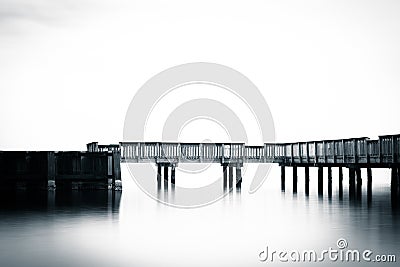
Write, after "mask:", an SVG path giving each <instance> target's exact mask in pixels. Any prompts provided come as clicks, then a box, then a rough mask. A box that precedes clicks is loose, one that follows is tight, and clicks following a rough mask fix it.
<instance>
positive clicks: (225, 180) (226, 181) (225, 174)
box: [222, 164, 228, 191]
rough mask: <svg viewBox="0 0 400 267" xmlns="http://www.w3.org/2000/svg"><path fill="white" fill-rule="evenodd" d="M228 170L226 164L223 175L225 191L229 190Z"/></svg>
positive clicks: (223, 167)
mask: <svg viewBox="0 0 400 267" xmlns="http://www.w3.org/2000/svg"><path fill="white" fill-rule="evenodd" d="M227 168H228V166H227V165H226V164H224V165H223V166H222V172H223V173H222V175H223V178H222V179H223V189H224V191H226V190H227V188H228V170H227Z"/></svg>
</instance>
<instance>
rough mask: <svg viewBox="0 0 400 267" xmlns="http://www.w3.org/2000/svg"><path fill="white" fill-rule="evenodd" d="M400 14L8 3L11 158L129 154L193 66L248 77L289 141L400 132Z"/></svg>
mask: <svg viewBox="0 0 400 267" xmlns="http://www.w3.org/2000/svg"><path fill="white" fill-rule="evenodd" d="M399 12H400V3H399V2H398V1H218V2H216V1H207V0H206V1H196V2H194V1H178V0H172V1H161V0H158V1H155V0H150V1H142V2H138V1H123V0H118V1H111V0H102V1H94V0H80V1H78V0H63V1H51V0H37V1H26V0H0V125H1V131H0V149H1V150H13V149H15V150H81V149H85V144H86V143H89V142H92V141H98V142H100V143H118V142H119V141H121V140H122V135H123V125H124V119H125V113H126V112H127V109H128V106H129V103H130V102H131V100H132V98H133V97H134V95H135V93H136V92H137V90H138V89H139V88H140V87H141V86H142V85H143V84H144V83H145V82H146V81H147V80H149V79H150V78H151V77H153V76H154V75H156V74H157V73H159V72H161V71H163V70H165V69H167V68H170V67H173V66H176V65H180V64H185V63H190V62H213V63H218V64H222V65H225V66H228V67H231V68H233V69H236V70H237V71H239V72H241V73H242V74H244V75H246V76H247V77H248V78H249V79H250V80H251V81H252V82H253V83H254V84H255V85H256V86H257V87H258V89H259V90H260V91H261V93H262V95H263V96H264V98H265V100H266V102H267V103H268V105H269V108H270V110H271V112H272V115H273V118H274V122H275V132H276V140H277V141H279V142H291V141H307V140H319V139H336V138H349V137H360V136H369V137H372V138H376V137H377V136H378V135H384V134H396V133H400V123H399V120H398V116H397V114H399V113H400V106H399V105H398V103H399V99H400V98H399V92H400V90H399V88H400V75H399V74H400V50H399V49H398V47H400V16H398V14H399ZM176 101H177V102H176V103H178V102H179V101H180V100H179V96H176ZM168 103H170V105H172V106H173V105H174V103H175V102H174V101H173V100H171V102H168ZM176 103H175V104H176ZM232 103H233V102H232ZM232 109H233V110H235V107H232ZM158 110H159V112H160V114H161V113H163V109H162V108H158ZM236 111H237V112H238V113H242V111H240V110H238V109H237V110H236ZM156 122H157V120H156ZM161 123H162V121H160V124H161ZM156 124H157V123H156ZM193 127H199V128H198V130H203V129H205V126H204V125H201V126H199V125H197V126H196V125H193ZM213 127H214V126H213ZM213 127H210V128H209V132H210V133H209V134H210V136H212V135H213V130H212V129H214V128H213ZM195 130H196V128H194V131H193V129H192V132H195ZM215 131H216V132H217V131H218V130H217V129H216V130H215ZM186 132H189V133H190V131H186ZM189 135H190V134H189ZM202 137H203V136H202ZM185 138H186V139H188V136H187V134H186V137H185Z"/></svg>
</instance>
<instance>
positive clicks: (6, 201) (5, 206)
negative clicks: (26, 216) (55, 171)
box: [0, 190, 122, 213]
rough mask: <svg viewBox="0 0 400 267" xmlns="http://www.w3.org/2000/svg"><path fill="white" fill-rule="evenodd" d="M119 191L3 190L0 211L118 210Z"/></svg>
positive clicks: (116, 211)
mask: <svg viewBox="0 0 400 267" xmlns="http://www.w3.org/2000/svg"><path fill="white" fill-rule="evenodd" d="M121 194H122V192H121V191H113V190H96V191H69V190H66V191H63V190H57V191H37V190H7V191H4V190H3V191H1V192H0V211H3V212H8V213H9V212H11V213H12V212H13V211H15V212H20V211H30V212H35V211H36V212H40V211H45V212H46V211H55V212H57V211H60V212H62V211H68V212H82V211H85V212H89V213H90V212H95V213H102V212H107V213H109V212H111V213H118V211H119V208H120V202H121Z"/></svg>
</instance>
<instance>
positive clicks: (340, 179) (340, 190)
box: [339, 167, 343, 199]
mask: <svg viewBox="0 0 400 267" xmlns="http://www.w3.org/2000/svg"><path fill="white" fill-rule="evenodd" d="M342 198H343V167H339V199H342Z"/></svg>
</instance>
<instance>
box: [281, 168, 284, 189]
mask: <svg viewBox="0 0 400 267" xmlns="http://www.w3.org/2000/svg"><path fill="white" fill-rule="evenodd" d="M281 191H282V192H285V166H281Z"/></svg>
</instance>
